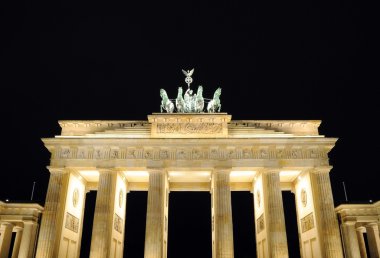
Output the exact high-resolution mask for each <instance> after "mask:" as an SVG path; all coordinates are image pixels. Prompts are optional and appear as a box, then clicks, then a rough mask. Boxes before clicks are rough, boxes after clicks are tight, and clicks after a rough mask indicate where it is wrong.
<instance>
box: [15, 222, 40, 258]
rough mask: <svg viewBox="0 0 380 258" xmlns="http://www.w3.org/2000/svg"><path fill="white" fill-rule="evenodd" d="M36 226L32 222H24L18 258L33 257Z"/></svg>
mask: <svg viewBox="0 0 380 258" xmlns="http://www.w3.org/2000/svg"><path fill="white" fill-rule="evenodd" d="M37 231H38V224H37V223H36V222H34V221H24V227H23V232H22V238H21V243H20V251H19V253H18V258H32V257H34V251H35V250H34V248H35V242H36V240H37Z"/></svg>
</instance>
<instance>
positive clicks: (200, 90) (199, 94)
mask: <svg viewBox="0 0 380 258" xmlns="http://www.w3.org/2000/svg"><path fill="white" fill-rule="evenodd" d="M202 94H203V87H202V86H198V90H197V97H199V96H200V97H202Z"/></svg>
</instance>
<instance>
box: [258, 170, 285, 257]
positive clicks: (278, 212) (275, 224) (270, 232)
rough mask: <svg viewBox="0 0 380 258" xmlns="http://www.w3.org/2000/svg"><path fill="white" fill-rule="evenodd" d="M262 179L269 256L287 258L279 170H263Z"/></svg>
mask: <svg viewBox="0 0 380 258" xmlns="http://www.w3.org/2000/svg"><path fill="white" fill-rule="evenodd" d="M262 181H263V182H262V183H263V198H264V217H265V220H266V221H265V225H266V232H267V242H268V251H269V257H271V258H287V257H288V242H287V239H286V229H285V215H284V206H283V203H282V193H281V186H280V171H279V170H264V171H263V172H262Z"/></svg>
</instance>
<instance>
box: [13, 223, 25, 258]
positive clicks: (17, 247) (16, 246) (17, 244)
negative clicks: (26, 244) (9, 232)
mask: <svg viewBox="0 0 380 258" xmlns="http://www.w3.org/2000/svg"><path fill="white" fill-rule="evenodd" d="M15 231H16V238H15V242H14V244H13V251H12V258H17V257H18V253H19V250H20V243H21V238H22V233H23V232H22V228H20V227H18V228H17V229H16V230H15Z"/></svg>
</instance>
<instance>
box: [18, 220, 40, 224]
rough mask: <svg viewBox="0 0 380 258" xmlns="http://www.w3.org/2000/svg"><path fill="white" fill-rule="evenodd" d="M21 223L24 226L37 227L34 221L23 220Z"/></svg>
mask: <svg viewBox="0 0 380 258" xmlns="http://www.w3.org/2000/svg"><path fill="white" fill-rule="evenodd" d="M22 223H23V224H24V225H38V223H37V222H35V221H31V220H23V221H22Z"/></svg>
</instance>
